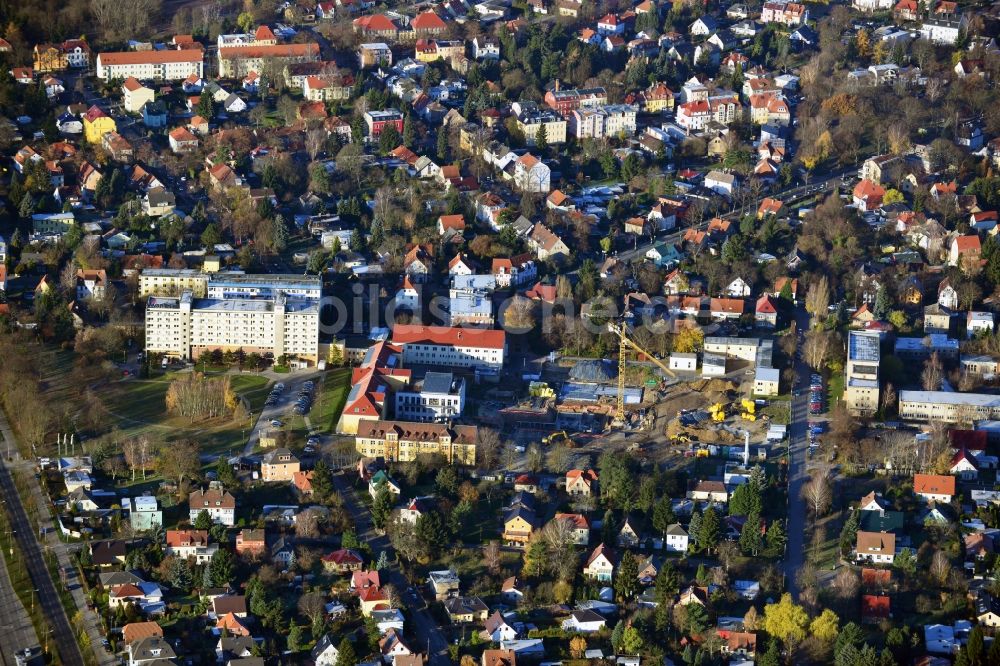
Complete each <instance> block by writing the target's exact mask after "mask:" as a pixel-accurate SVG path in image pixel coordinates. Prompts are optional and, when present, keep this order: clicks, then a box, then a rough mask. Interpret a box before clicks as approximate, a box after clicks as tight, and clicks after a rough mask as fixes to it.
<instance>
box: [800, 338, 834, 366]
mask: <svg viewBox="0 0 1000 666" xmlns="http://www.w3.org/2000/svg"><path fill="white" fill-rule="evenodd" d="M802 353H803V356H804V358H805V361H806V363H808V364H809V367H810V368H812V369H813V370H821V369H822V368H823V366H824V365H826V361H827V358H828V357H829V354H830V334H829V333H828V332H826V331H822V330H819V329H813V330H810V331H809V332H808V333H806V340H805V344H804V345H802Z"/></svg>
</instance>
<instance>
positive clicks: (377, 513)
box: [371, 482, 440, 530]
mask: <svg viewBox="0 0 1000 666" xmlns="http://www.w3.org/2000/svg"><path fill="white" fill-rule="evenodd" d="M391 512H392V493H391V492H390V491H389V484H388V483H386V482H383V483H380V484H379V485H378V488H376V489H375V498H374V500H373V501H372V509H371V514H372V525H374V526H375V529H377V530H384V529H385V526H386V522H387V521H388V520H389V514H390V513H391ZM439 520H440V517H439Z"/></svg>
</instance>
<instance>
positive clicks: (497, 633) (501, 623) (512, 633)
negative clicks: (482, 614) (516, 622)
mask: <svg viewBox="0 0 1000 666" xmlns="http://www.w3.org/2000/svg"><path fill="white" fill-rule="evenodd" d="M482 636H483V638H484V639H486V640H488V641H492V642H494V643H499V642H500V641H512V640H514V639H515V638H517V630H516V629H515V628H514V627H512V626H511V625H510V624H509V623H508V622H507V620H506V618H504V616H503V615H501V614H500V611H494V612H493V614H492V615H490V616H489V617H488V618H486V628H485V629H484V630H483V633H482Z"/></svg>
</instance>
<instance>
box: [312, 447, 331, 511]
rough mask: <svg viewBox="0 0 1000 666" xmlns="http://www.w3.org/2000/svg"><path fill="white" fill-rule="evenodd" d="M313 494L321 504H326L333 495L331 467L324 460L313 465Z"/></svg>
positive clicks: (321, 459)
mask: <svg viewBox="0 0 1000 666" xmlns="http://www.w3.org/2000/svg"><path fill="white" fill-rule="evenodd" d="M312 492H313V497H314V498H316V500H317V501H319V502H325V501H326V500H327V498H328V497H330V495H331V494H332V493H333V480H332V478H331V476H330V467H329V465H327V464H326V460H324V459H323V458H320V459H319V460H317V461H316V464H315V465H313V476H312Z"/></svg>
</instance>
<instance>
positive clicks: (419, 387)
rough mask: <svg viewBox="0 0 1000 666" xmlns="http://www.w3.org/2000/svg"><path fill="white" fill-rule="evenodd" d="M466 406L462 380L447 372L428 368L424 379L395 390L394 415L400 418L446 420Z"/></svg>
mask: <svg viewBox="0 0 1000 666" xmlns="http://www.w3.org/2000/svg"><path fill="white" fill-rule="evenodd" d="M464 408H465V380H464V379H462V378H461V377H456V376H455V375H453V374H451V373H450V372H428V373H427V374H425V375H424V378H423V380H421V381H419V382H417V383H415V384H414V385H413V386H411V387H409V388H407V389H405V390H402V391H399V392H397V393H396V418H397V419H399V420H401V421H421V422H425V423H447V422H449V421H452V420H454V419H457V418H458V417H460V416H461V415H462V410H463V409H464Z"/></svg>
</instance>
